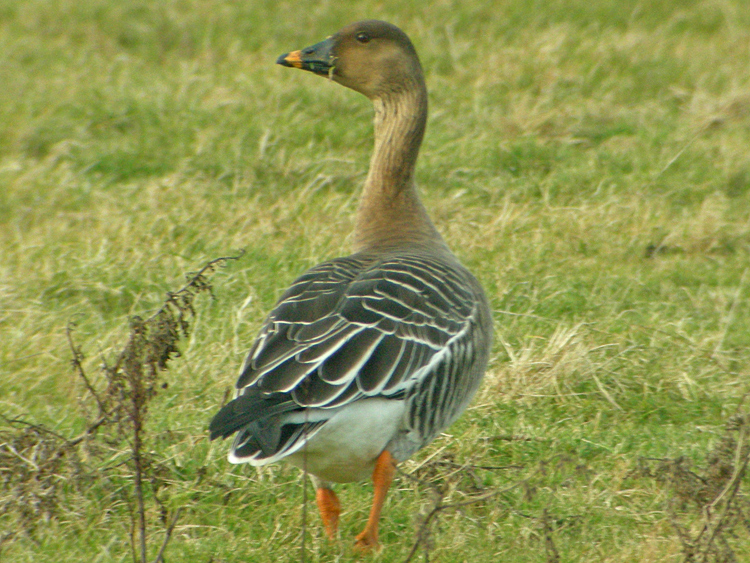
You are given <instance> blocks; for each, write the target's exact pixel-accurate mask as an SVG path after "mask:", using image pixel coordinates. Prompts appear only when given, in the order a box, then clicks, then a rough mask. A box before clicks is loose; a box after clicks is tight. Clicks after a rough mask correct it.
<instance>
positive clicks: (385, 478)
mask: <svg viewBox="0 0 750 563" xmlns="http://www.w3.org/2000/svg"><path fill="white" fill-rule="evenodd" d="M395 472H396V461H395V460H394V459H393V456H391V453H390V452H389V451H388V450H383V453H381V454H380V455H379V456H378V459H377V461H376V462H375V469H374V470H373V472H372V482H373V484H374V485H375V495H374V498H373V500H372V508H371V509H370V517H369V518H368V519H367V525H366V526H365V529H364V530H363V531H362V533H361V534H359V535H358V536H357V538H356V541H355V544H354V546H355V548H357V549H361V550H369V549H377V548H378V547H379V545H380V544H379V542H378V522H379V520H380V512H381V511H382V509H383V503H384V502H385V497H386V495H387V494H388V488H389V487H390V486H391V482H392V481H393V474H394V473H395Z"/></svg>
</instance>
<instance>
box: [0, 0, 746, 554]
mask: <svg viewBox="0 0 750 563" xmlns="http://www.w3.org/2000/svg"><path fill="white" fill-rule="evenodd" d="M364 17H377V18H380V19H386V20H389V21H392V22H394V23H396V24H398V25H400V26H401V27H402V28H403V29H404V30H405V31H407V33H409V34H410V36H411V37H412V39H413V41H414V43H415V45H416V47H417V49H418V51H419V53H420V55H421V57H422V61H423V65H424V67H425V71H426V75H427V81H428V87H429V88H430V92H431V97H430V102H431V117H430V122H429V127H428V133H427V138H426V141H425V145H424V148H423V151H422V156H421V160H420V165H419V169H418V175H417V177H418V181H419V183H420V185H421V187H422V191H423V194H424V199H425V203H426V205H427V206H428V208H429V209H430V211H431V213H432V215H433V217H434V218H435V220H436V222H437V224H438V226H439V228H440V230H441V231H442V232H443V233H444V234H445V236H446V238H447V239H448V241H449V243H450V244H451V246H452V247H453V248H454V249H455V250H456V252H457V254H458V255H459V256H460V257H461V259H462V260H463V261H464V262H465V263H466V264H467V265H469V266H470V268H471V269H472V270H473V271H474V272H476V274H477V275H478V277H479V278H480V280H481V281H482V282H483V284H484V285H485V287H486V289H487V290H488V293H489V295H490V298H491V301H492V305H493V308H494V311H495V334H496V345H495V349H494V352H493V356H492V362H491V368H490V371H489V373H488V375H487V378H486V382H485V385H484V387H483V390H482V391H481V392H480V396H479V397H478V399H477V400H476V401H475V403H474V405H473V407H472V408H471V409H470V410H469V411H468V412H467V414H466V415H464V416H463V417H462V418H461V419H460V421H459V422H457V423H456V424H455V425H454V426H453V427H452V428H451V429H450V431H449V434H447V435H445V436H442V437H441V438H439V439H438V440H437V441H436V442H435V443H434V444H433V445H431V446H430V447H429V448H427V449H426V450H424V451H423V452H420V454H419V455H418V456H417V457H416V459H415V460H413V461H410V462H408V463H406V464H404V466H403V468H402V469H403V471H404V472H405V473H410V474H413V476H414V477H417V478H418V479H419V481H415V480H414V479H411V478H409V477H406V476H402V477H401V478H400V480H399V481H398V483H397V485H396V486H395V487H394V489H393V491H392V494H391V496H390V498H389V500H388V504H387V507H386V511H385V517H384V519H383V524H382V538H381V539H382V541H383V543H384V545H385V548H384V550H383V551H382V552H381V553H380V554H379V555H376V556H373V557H369V556H368V557H366V558H365V559H368V558H371V559H374V560H377V561H382V562H391V561H393V562H400V561H404V560H405V559H406V558H407V556H408V553H409V551H410V550H411V549H412V546H413V545H414V543H415V541H417V539H418V537H419V531H420V530H424V529H425V528H424V527H423V526H422V523H423V522H424V521H425V519H426V518H427V515H429V514H430V511H431V510H432V509H433V508H435V507H436V506H438V505H437V504H436V503H437V502H438V500H437V499H438V498H441V497H440V495H442V498H443V500H442V501H441V502H443V503H445V504H448V505H450V504H456V503H461V502H464V501H469V500H472V499H474V500H475V501H476V502H472V503H471V504H466V505H465V506H461V507H453V508H446V509H445V510H440V511H439V512H437V513H436V516H435V517H434V518H431V519H430V521H429V522H430V523H431V524H432V525H431V527H430V530H431V534H430V537H429V538H428V541H426V542H423V544H422V545H421V546H420V547H419V550H418V553H419V559H420V560H423V561H428V560H429V561H442V562H454V561H455V562H463V561H470V562H473V561H491V560H499V559H502V560H503V561H512V562H541V561H550V562H551V561H581V562H583V561H586V562H588V561H607V562H631V561H645V562H661V561H675V562H676V561H683V560H684V561H688V560H695V561H700V560H701V559H700V558H699V557H700V556H701V555H700V554H701V553H704V555H705V558H704V559H703V560H704V561H732V559H731V558H730V551H731V552H733V553H734V555H735V557H736V559H734V560H736V561H741V560H747V559H750V534H749V533H748V532H750V530H748V527H747V523H746V522H747V520H746V522H745V523H744V524H742V523H741V517H742V514H743V513H742V511H744V517H745V518H746V519H747V517H748V514H750V509H749V508H748V494H749V493H748V489H749V488H750V477H748V476H747V475H745V477H744V480H742V479H741V478H740V479H736V477H738V476H740V469H741V462H742V459H743V456H745V459H746V456H747V449H746V448H745V449H743V447H742V445H743V440H744V437H745V436H746V434H747V432H746V431H743V430H737V431H735V432H734V433H731V432H729V431H728V430H727V426H726V425H727V424H728V423H729V424H730V425H731V423H732V420H734V421H735V426H736V425H737V422H736V419H732V416H733V415H734V414H735V413H736V412H738V409H742V408H744V407H742V406H741V402H742V400H743V398H744V397H745V395H746V394H747V392H748V390H750V389H749V387H750V386H749V385H748V381H750V365H749V362H750V305H749V302H748V296H750V272H749V269H750V260H749V258H750V152H749V151H748V147H750V11H748V10H747V9H746V6H745V4H744V0H703V1H700V0H695V1H693V0H664V1H662V2H656V3H649V2H636V1H629V0H617V1H614V0H600V1H596V2H592V1H591V0H550V1H546V2H522V1H520V0H518V1H517V0H504V1H501V2H489V3H488V2H478V1H464V2H453V1H449V0H444V1H436V2H432V3H431V6H430V7H429V8H425V7H424V6H422V5H421V4H419V5H416V4H415V7H408V6H406V5H405V3H403V2H391V1H381V2H374V1H370V0H365V1H363V2H358V3H357V7H356V8H350V7H348V4H347V3H343V2H328V1H326V0H323V1H321V2H313V3H309V4H303V3H300V2H286V1H279V2H273V3H270V2H259V1H254V2H253V1H250V2H230V1H222V0H204V1H202V2H194V1H190V0H167V1H163V2H149V1H146V0H142V1H133V2H116V1H114V0H91V1H88V2H76V1H73V0H45V1H42V0H24V1H23V2H21V1H16V0H9V1H5V2H2V3H0V84H3V87H2V88H0V256H2V260H0V413H2V414H3V415H4V416H5V417H6V418H5V419H4V420H5V421H4V422H0V428H2V429H3V430H2V438H3V439H2V441H1V443H2V447H3V450H2V454H3V455H2V456H0V461H1V462H2V463H0V477H2V483H3V485H4V486H3V488H2V489H0V502H2V503H3V507H5V508H6V509H7V510H5V511H4V513H2V514H1V515H0V560H2V561H6V560H7V561H14V562H27V561H28V562H30V561H35V562H39V561H129V560H131V559H132V555H131V545H130V544H131V527H132V523H133V521H134V517H133V511H134V506H135V504H136V501H135V499H134V492H133V482H132V464H130V463H129V462H128V459H129V456H130V453H129V452H130V451H131V449H132V442H130V441H129V438H128V437H127V436H124V437H123V436H121V435H117V433H116V432H115V431H114V430H104V429H102V431H101V432H99V433H95V434H94V435H92V436H90V437H89V438H87V439H86V440H84V441H83V442H81V443H80V444H78V445H77V446H76V448H75V451H74V452H73V451H72V449H71V447H69V446H66V447H67V448H68V449H67V450H65V451H66V452H67V453H65V455H62V456H59V459H58V458H55V459H57V461H55V463H56V464H57V465H55V466H54V467H55V471H54V472H53V474H51V475H47V476H46V477H45V479H44V480H40V478H39V475H38V471H39V467H40V465H39V463H37V462H35V459H42V457H38V458H33V457H30V456H42V450H43V449H44V448H43V445H44V444H43V443H41V442H38V441H37V442H34V441H33V440H32V439H31V438H32V437H33V436H32V434H33V432H32V433H30V430H29V428H30V427H29V426H28V425H24V424H23V423H19V422H17V420H19V419H20V420H23V421H25V422H27V423H33V424H35V425H38V426H43V427H44V428H47V429H49V430H51V431H54V432H56V433H57V434H59V435H60V436H62V437H65V438H71V437H74V436H78V435H80V434H81V433H82V432H83V431H84V430H85V429H86V428H87V425H90V424H91V421H92V420H94V419H95V418H96V405H95V403H94V401H93V400H92V397H91V395H90V394H89V393H88V392H87V390H86V389H85V387H84V384H83V383H82V380H81V379H80V378H79V377H77V376H76V374H75V373H73V372H72V371H71V368H70V360H71V358H72V357H73V356H72V353H71V350H70V346H69V344H68V341H67V336H66V326H67V325H68V324H69V323H71V322H74V323H75V325H76V327H75V330H74V332H73V337H74V339H75V342H76V344H77V345H78V346H80V348H81V350H82V352H83V354H84V355H85V356H86V358H85V360H84V362H83V368H84V369H85V371H86V373H87V374H88V375H89V377H90V379H91V380H92V384H93V385H94V386H96V387H97V388H98V389H102V388H103V386H104V385H105V375H104V372H102V370H101V369H100V366H101V365H102V362H103V361H105V360H106V361H107V362H108V363H109V364H111V363H112V362H113V358H115V357H116V354H117V351H118V350H121V349H122V347H123V345H124V343H125V342H126V341H127V338H128V333H129V320H128V319H129V318H130V317H131V316H133V315H139V316H141V317H148V316H149V315H150V314H151V313H153V312H154V311H155V310H157V309H158V308H159V307H160V306H161V304H162V302H163V300H164V296H165V293H166V292H167V291H170V290H175V289H176V288H178V287H180V286H181V285H182V283H183V280H184V274H185V273H186V272H188V271H194V270H197V269H198V268H199V267H200V266H201V265H202V264H203V263H205V262H206V261H208V260H210V259H212V258H216V257H218V256H225V255H230V254H234V253H235V252H236V251H237V250H238V249H240V248H244V249H245V254H244V255H243V256H242V257H241V258H240V259H239V260H237V261H233V262H231V263H229V264H227V266H226V267H224V268H222V269H220V270H219V271H218V272H216V273H215V274H214V275H213V278H212V283H213V298H211V297H209V296H207V295H201V296H199V297H197V299H196V301H195V316H194V317H193V318H191V319H190V322H191V324H192V332H191V333H190V335H189V336H188V337H187V338H183V339H182V340H181V342H180V343H179V349H180V351H181V353H182V354H181V356H179V357H177V358H174V359H173V360H172V361H171V362H170V364H169V369H168V370H167V371H165V372H162V373H161V374H160V376H159V377H160V379H159V382H163V383H167V384H168V387H167V388H166V389H161V388H159V392H158V394H157V395H156V397H154V398H153V399H152V400H151V402H150V404H149V412H148V418H147V429H146V432H147V436H146V443H145V446H144V451H146V452H147V454H148V457H149V459H150V460H151V466H150V467H149V468H148V471H147V474H148V478H149V482H148V486H147V487H146V498H145V503H146V510H147V517H148V520H149V537H150V542H149V545H150V547H149V549H150V552H149V553H150V556H149V560H153V558H154V557H155V556H156V551H157V550H158V547H159V544H160V543H161V541H162V538H163V537H164V526H165V523H168V522H169V521H171V518H172V515H173V514H174V513H175V511H176V509H177V507H182V512H181V513H180V515H179V520H178V521H177V524H176V527H175V529H174V533H173V535H172V537H171V540H170V542H169V544H168V546H167V549H166V557H167V560H170V561H197V562H209V561H214V562H217V561H221V562H230V561H253V562H255V561H257V562H265V561H300V560H301V555H300V549H299V546H300V543H301V536H302V534H301V524H300V523H301V519H302V498H303V490H302V489H303V487H302V481H301V479H300V475H299V472H298V471H297V470H295V469H292V468H289V467H286V466H278V467H271V468H266V469H264V470H262V471H257V470H255V469H253V468H250V467H233V466H230V465H229V464H228V463H227V462H226V461H225V457H224V456H225V453H226V450H227V444H222V443H209V442H208V440H207V439H206V426H207V423H208V421H209V419H210V417H211V416H212V414H213V413H214V412H215V410H216V408H217V406H218V405H219V404H220V403H221V401H222V399H223V398H224V397H225V394H226V393H227V390H228V389H229V388H230V387H231V386H232V385H233V383H234V378H235V373H236V371H237V369H238V366H239V364H240V362H241V361H242V359H243V355H244V353H245V352H246V351H247V349H248V347H249V345H250V343H251V341H252V338H253V335H254V333H255V331H256V330H257V328H258V326H259V323H260V321H261V320H262V318H263V315H264V314H265V312H267V311H268V309H269V308H270V307H271V306H272V304H273V302H274V300H275V299H276V298H277V297H278V295H279V293H280V291H281V290H282V289H283V288H284V287H285V286H286V284H287V283H289V282H290V281H291V280H292V279H293V278H294V277H295V276H296V275H297V274H299V273H301V272H302V271H303V270H304V269H305V268H307V267H309V266H311V265H313V264H315V263H317V262H319V261H321V260H323V259H325V258H329V257H333V256H337V255H342V254H345V253H347V251H348V248H349V243H350V239H349V233H350V232H351V228H352V223H351V218H352V212H353V210H354V208H355V206H356V195H357V187H358V185H359V184H361V182H362V180H363V178H364V175H365V172H366V166H367V162H368V157H369V151H370V149H371V132H372V126H371V123H370V118H371V108H370V105H369V103H368V102H367V100H365V99H364V98H362V97H361V96H358V95H356V94H354V93H353V92H350V91H347V90H345V89H343V88H340V87H338V86H334V85H332V84H329V83H327V82H326V81H324V80H321V79H319V78H316V77H314V76H312V75H309V74H303V73H300V72H296V71H292V70H290V69H283V68H281V67H277V66H275V65H274V64H273V63H274V60H275V58H276V57H277V56H278V55H279V54H281V53H283V52H287V51H289V50H292V49H295V48H301V47H304V46H307V45H309V44H311V43H313V42H315V41H318V40H320V39H322V38H324V37H325V36H326V35H328V34H330V33H331V32H333V31H335V30H336V29H338V28H339V27H340V26H342V25H343V24H345V23H348V22H350V21H353V20H356V19H361V18H364ZM321 225H324V228H321ZM11 420H16V422H11ZM24 432H25V433H26V434H24V435H23V436H22V437H19V436H20V434H21V433H24ZM45 435H46V434H45ZM14 440H15V441H14ZM23 440H26V442H24V441H23ZM29 440H31V441H29ZM11 446H12V448H11ZM22 447H23V448H26V449H22ZM49 447H50V448H52V450H54V447H53V446H49ZM14 452H15V453H14ZM24 452H25V453H24ZM16 454H17V455H16ZM53 457H54V456H53ZM44 459H47V460H49V459H50V458H49V456H48V457H47V458H44ZM675 460H677V461H675ZM73 462H75V463H73ZM488 468H489V469H488ZM498 468H501V469H498ZM24 476H25V477H24ZM696 476H699V477H700V479H698V478H697V477H696ZM740 477H741V476H740ZM732 478H735V480H734V481H732V480H731V479H732ZM733 485H734V486H736V488H735V492H734V493H732V491H730V490H729V489H730V488H731V486H733ZM35 487H36V488H35ZM724 488H727V490H726V491H725V494H724V496H723V497H721V498H719V499H718V500H717V501H716V504H715V506H714V508H715V509H716V514H718V515H714V516H713V519H712V520H710V521H708V526H709V528H710V527H711V526H714V527H716V528H717V529H716V530H715V541H714V543H713V544H711V545H713V546H714V547H712V548H710V549H709V547H710V546H709V544H705V537H704V538H703V539H696V538H698V534H699V532H700V530H701V528H702V526H703V525H704V524H706V521H705V520H704V518H705V514H706V512H705V511H704V510H703V509H704V507H705V505H707V504H710V503H711V502H712V501H713V500H715V499H716V497H718V496H720V494H721V492H722V490H724ZM154 490H156V498H154V493H153V491H154ZM437 490H439V492H440V494H439V495H438V493H437V492H436V491H437ZM24 495H26V496H24ZM436 495H438V496H436ZM732 495H734V496H733V497H732V499H733V502H732V504H731V505H730V506H729V507H728V508H727V510H725V511H724V512H723V513H721V511H720V510H719V509H720V508H721V507H722V506H726V499H728V498H729V497H730V496H732ZM14 498H15V499H16V502H15V504H14V501H13V499H14ZM341 498H342V501H343V503H344V508H345V513H344V515H343V520H342V541H341V542H340V543H339V544H329V543H327V542H326V541H324V539H323V538H322V534H321V531H320V527H319V522H318V519H317V516H316V515H315V514H314V511H313V507H312V506H310V507H309V508H308V511H309V515H308V528H307V539H306V548H307V560H308V561H320V562H324V561H325V562H327V561H347V560H350V559H352V558H354V555H353V554H352V552H351V550H350V548H349V544H350V539H351V537H352V536H353V535H354V534H355V533H356V532H358V531H359V528H360V527H361V526H362V525H363V523H364V520H365V519H366V513H367V509H368V505H369V502H370V498H371V497H370V487H369V486H368V485H367V484H355V485H350V486H344V487H341ZM19 499H20V500H19ZM477 499H480V500H477ZM160 503H161V504H160ZM738 511H739V512H738ZM0 512H2V511H0ZM722 514H723V516H722ZM721 518H724V519H723V520H721ZM733 518H734V519H733ZM717 522H718V523H719V524H720V525H717ZM678 532H681V533H682V536H681V535H680V533H678ZM701 541H704V544H701ZM691 542H692V543H694V544H695V546H696V550H697V551H698V552H699V553H698V554H697V555H695V554H694V555H693V556H694V557H695V558H694V559H688V555H689V553H688V552H689V548H690V545H692V543H691ZM701 549H703V552H701V551H700V550H701ZM415 560H416V559H415Z"/></svg>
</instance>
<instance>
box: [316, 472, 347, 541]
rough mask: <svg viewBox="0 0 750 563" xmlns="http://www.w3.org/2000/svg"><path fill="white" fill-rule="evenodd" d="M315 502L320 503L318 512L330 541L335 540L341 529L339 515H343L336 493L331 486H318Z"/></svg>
mask: <svg viewBox="0 0 750 563" xmlns="http://www.w3.org/2000/svg"><path fill="white" fill-rule="evenodd" d="M315 501H316V502H317V503H318V510H319V511H320V517H321V519H322V520H323V525H324V526H325V529H326V535H327V536H328V539H329V540H335V539H336V533H337V532H338V529H339V514H341V503H339V499H338V497H337V496H336V493H334V492H333V489H331V488H330V486H327V485H321V486H318V488H317V490H316V491H315Z"/></svg>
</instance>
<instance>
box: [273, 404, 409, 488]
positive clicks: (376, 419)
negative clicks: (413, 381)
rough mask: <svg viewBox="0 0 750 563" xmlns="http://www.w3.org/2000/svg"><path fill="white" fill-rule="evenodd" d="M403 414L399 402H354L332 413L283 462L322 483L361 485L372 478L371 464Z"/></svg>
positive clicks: (395, 429) (396, 427) (394, 433)
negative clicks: (300, 446)
mask: <svg viewBox="0 0 750 563" xmlns="http://www.w3.org/2000/svg"><path fill="white" fill-rule="evenodd" d="M403 414H404V402H403V401H398V400H387V399H364V400H361V401H357V402H355V403H352V404H351V405H347V406H346V407H344V408H342V409H341V410H339V411H338V412H336V413H335V414H334V415H333V416H332V417H331V419H330V420H329V421H328V422H327V423H326V424H325V426H323V428H321V429H320V430H319V431H318V432H317V433H316V434H315V436H313V437H312V438H311V439H310V441H309V442H308V444H307V446H306V447H304V446H303V448H301V449H300V450H298V451H297V452H295V453H293V454H292V455H290V456H288V457H287V458H286V459H288V460H289V461H290V462H291V463H292V464H293V465H296V466H297V467H299V468H301V469H304V468H306V469H307V471H308V473H312V474H313V475H315V476H317V477H319V478H320V479H323V480H325V481H331V482H334V483H349V482H352V481H361V480H363V479H366V478H368V477H370V475H371V474H372V470H373V469H374V468H375V460H376V459H377V457H378V456H379V455H380V454H381V452H382V451H383V450H384V449H385V447H386V445H387V444H388V442H389V441H390V440H391V439H392V438H393V437H394V436H395V435H396V432H397V430H398V428H399V425H400V424H401V420H402V417H403Z"/></svg>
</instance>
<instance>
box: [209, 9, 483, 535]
mask: <svg viewBox="0 0 750 563" xmlns="http://www.w3.org/2000/svg"><path fill="white" fill-rule="evenodd" d="M277 62H278V63H279V64H281V65H284V66H289V67H295V68H299V69H303V70H308V71H311V72H313V73H315V74H318V75H320V76H324V77H328V78H331V79H332V80H333V81H334V82H338V83H339V84H342V85H343V86H346V87H348V88H351V89H352V90H356V91H357V92H360V93H362V94H364V95H365V96H367V97H368V98H370V99H371V100H372V102H373V105H374V107H375V147H374V151H373V155H372V159H371V162H370V169H369V173H368V175H367V179H366V180H365V183H364V190H363V193H362V197H361V201H360V204H359V209H358V211H357V220H356V230H355V236H354V241H355V242H354V246H355V248H354V251H355V252H354V254H352V255H350V256H347V257H344V258H336V259H333V260H330V261H328V262H325V263H323V264H320V265H319V266H315V267H314V268H312V269H310V270H309V271H307V272H306V273H305V274H303V275H302V276H301V277H300V278H299V279H297V280H296V281H295V282H294V283H293V284H292V286H291V287H290V288H289V289H288V290H287V291H286V292H285V293H284V294H283V295H282V297H281V299H280V300H279V302H278V303H277V305H276V306H275V308H274V309H273V311H271V313H270V314H269V315H268V317H267V318H266V320H265V322H264V323H263V326H262V328H261V330H260V334H259V335H258V337H257V340H256V341H255V343H254V344H253V346H252V349H251V350H250V353H249V355H248V356H247V359H246V360H245V363H244V365H243V366H242V370H241V373H240V377H239V380H238V381H237V394H236V398H235V399H234V400H233V401H231V402H229V403H228V404H227V405H225V406H224V407H223V408H222V409H221V410H220V411H219V412H218V414H216V416H215V417H214V419H213V420H212V421H211V426H210V431H211V438H212V439H213V438H216V437H222V438H224V437H227V436H229V435H231V434H234V433H237V436H236V437H235V440H234V444H233V445H232V449H231V452H230V454H229V461H231V462H232V463H245V462H247V463H250V464H253V465H265V464H267V463H272V462H275V461H278V460H281V459H286V460H288V461H289V462H291V463H292V464H294V465H296V466H298V467H300V468H302V467H305V468H306V469H307V471H308V472H309V473H310V474H311V475H312V476H313V481H314V482H315V485H316V488H317V491H316V499H317V503H318V507H319V509H320V513H321V516H322V519H323V523H324V525H325V529H326V533H327V534H328V536H329V537H331V538H333V537H335V535H336V531H337V525H338V519H339V512H340V506H339V502H338V499H337V498H336V495H335V493H334V492H333V490H332V483H343V482H350V481H358V480H362V479H365V478H367V477H368V476H372V480H373V482H374V487H375V495H374V500H373V505H372V509H371V512H370V516H369V519H368V521H367V525H366V527H365V529H364V531H363V532H362V533H361V534H359V535H358V536H357V538H356V544H357V546H359V547H361V548H364V549H367V548H371V547H376V546H377V545H378V520H379V517H380V511H381V508H382V505H383V501H384V500H385V496H386V493H387V490H388V488H389V486H390V483H391V481H392V479H393V473H394V471H395V464H396V463H398V462H400V461H403V460H405V459H407V458H409V457H410V456H411V455H412V454H414V452H416V451H417V450H419V449H420V448H422V447H423V446H425V445H426V444H429V443H430V442H431V441H432V440H433V439H434V438H435V436H437V434H438V433H439V432H441V431H442V430H444V429H445V428H446V427H447V426H448V425H449V424H451V423H452V422H453V421H454V420H455V419H456V418H457V417H458V416H459V415H460V414H461V413H462V412H463V411H464V409H465V408H466V406H467V405H468V403H469V401H471V399H472V397H473V396H474V393H475V392H476V390H477V387H478V386H479V382H480V380H481V378H482V375H483V374H484V371H485V368H486V366H487V360H488V356H489V350H490V341H491V331H492V324H491V319H490V311H489V308H488V305H487V299H486V298H485V295H484V292H483V291H482V288H481V286H480V285H479V283H478V282H477V280H476V279H475V278H474V276H473V275H472V274H471V273H469V271H468V270H466V269H465V268H464V267H463V266H462V265H461V264H460V263H459V261H458V260H457V259H456V257H455V256H454V255H453V254H452V253H451V251H450V250H449V249H448V247H447V245H446V244H445V242H444V241H443V239H442V237H441V236H440V234H439V233H438V232H437V230H436V229H435V227H434V225H433V224H432V221H431V220H430V218H429V217H428V215H427V213H426V211H425V209H424V207H423V206H422V203H421V202H420V200H419V196H418V194H417V190H416V188H415V185H414V167H415V164H416V161H417V154H418V152H419V146H420V144H421V142H422V137H423V134H424V131H425V124H426V121H427V90H426V87H425V82H424V78H423V75H422V68H421V66H420V63H419V58H418V57H417V53H416V51H415V50H414V47H413V45H412V43H411V41H410V40H409V38H408V37H407V36H406V35H405V34H404V33H403V32H402V31H401V30H400V29H398V28H397V27H395V26H393V25H391V24H388V23H385V22H381V21H374V20H370V21H362V22H357V23H354V24H351V25H349V26H347V27H345V28H344V29H342V30H341V31H339V32H338V33H336V34H335V35H332V36H331V37H329V38H328V39H326V40H325V41H322V42H320V43H317V44H315V45H313V46H311V47H308V48H306V49H302V50H300V51H294V52H291V53H288V54H286V55H282V56H281V57H280V58H279V60H278V61H277Z"/></svg>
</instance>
